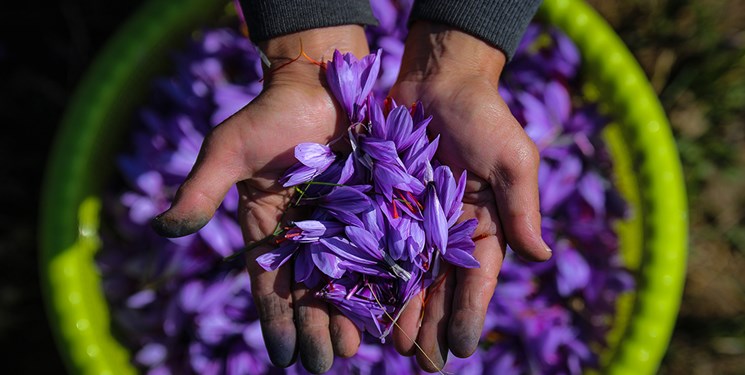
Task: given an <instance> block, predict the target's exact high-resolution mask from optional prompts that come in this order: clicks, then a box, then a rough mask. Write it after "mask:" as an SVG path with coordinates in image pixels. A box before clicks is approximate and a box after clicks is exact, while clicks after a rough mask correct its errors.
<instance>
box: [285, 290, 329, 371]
mask: <svg viewBox="0 0 745 375" xmlns="http://www.w3.org/2000/svg"><path fill="white" fill-rule="evenodd" d="M292 299H293V301H294V306H295V318H296V321H295V324H296V327H297V335H298V351H299V353H300V360H301V361H302V362H303V366H304V367H305V369H306V370H308V371H309V372H311V373H314V374H320V373H323V372H326V371H328V370H329V369H330V368H331V365H332V364H333V363H334V350H333V347H332V345H331V335H330V333H329V312H328V309H327V306H328V305H327V304H326V303H325V302H323V301H321V300H319V299H318V298H316V297H315V296H314V295H313V292H311V291H310V290H309V289H307V288H306V287H305V285H303V284H298V285H296V286H295V288H294V290H293V291H292Z"/></svg>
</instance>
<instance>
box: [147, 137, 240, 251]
mask: <svg viewBox="0 0 745 375" xmlns="http://www.w3.org/2000/svg"><path fill="white" fill-rule="evenodd" d="M231 130H233V129H231V128H230V127H226V126H224V125H221V126H218V127H217V128H215V129H214V130H213V131H212V132H211V133H210V134H209V135H208V136H207V137H206V138H205V140H204V142H203V143H202V148H201V150H200V151H199V156H198V157H197V161H196V163H195V164H194V167H193V168H192V170H191V172H190V173H189V176H188V177H187V178H186V180H185V181H184V183H183V184H181V186H180V187H179V189H178V192H177V193H176V197H175V199H174V202H173V203H172V205H171V207H170V208H169V209H168V210H167V211H165V212H163V213H161V214H160V215H158V216H156V217H155V218H154V219H153V220H152V221H151V226H152V227H153V229H154V230H155V231H156V232H157V233H158V234H160V235H161V236H164V237H182V236H186V235H188V234H192V233H194V232H196V231H198V230H199V229H201V228H202V227H203V226H205V225H206V224H207V223H208V222H209V221H210V219H211V218H212V216H213V215H214V214H215V211H216V210H217V208H218V207H219V206H220V203H222V200H223V199H224V198H225V194H227V192H228V190H229V189H230V187H231V186H233V185H234V184H235V183H236V182H238V181H240V180H244V179H246V178H248V173H247V168H246V167H245V163H243V160H244V158H243V157H241V151H240V150H241V146H240V144H239V143H238V141H239V140H240V137H237V136H235V135H232V134H231Z"/></svg>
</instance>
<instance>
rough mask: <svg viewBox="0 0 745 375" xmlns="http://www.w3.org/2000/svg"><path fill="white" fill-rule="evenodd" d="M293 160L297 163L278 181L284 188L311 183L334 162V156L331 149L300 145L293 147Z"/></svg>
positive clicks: (315, 145) (319, 145)
mask: <svg viewBox="0 0 745 375" xmlns="http://www.w3.org/2000/svg"><path fill="white" fill-rule="evenodd" d="M295 158H296V159H297V160H298V162H299V163H297V164H295V165H294V166H292V168H290V169H289V170H288V171H287V173H286V174H285V176H284V177H283V178H282V180H280V182H282V184H283V186H284V187H289V186H295V185H300V184H302V183H305V182H308V181H311V180H312V179H314V178H315V177H316V176H318V175H319V174H321V173H322V172H323V171H325V170H326V168H328V167H329V166H330V165H331V163H333V162H334V160H335V159H336V156H335V155H334V153H333V151H331V148H329V147H328V146H325V145H321V144H318V143H301V144H299V145H297V146H296V147H295Z"/></svg>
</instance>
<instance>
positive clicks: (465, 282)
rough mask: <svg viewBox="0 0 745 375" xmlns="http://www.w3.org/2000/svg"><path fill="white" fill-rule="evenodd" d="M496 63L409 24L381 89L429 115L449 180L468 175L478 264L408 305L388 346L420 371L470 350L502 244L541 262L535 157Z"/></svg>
mask: <svg viewBox="0 0 745 375" xmlns="http://www.w3.org/2000/svg"><path fill="white" fill-rule="evenodd" d="M504 64H505V56H504V54H503V53H502V52H501V51H499V50H497V49H496V48H494V47H492V46H490V45H488V44H486V43H485V42H483V41H481V40H479V39H477V38H475V37H472V36H470V35H468V34H465V33H463V32H460V31H458V30H456V29H452V28H449V27H446V26H442V25H437V24H431V23H426V22H417V23H415V24H414V25H413V26H412V28H411V31H410V33H409V37H408V39H407V41H406V49H405V52H404V60H403V63H402V67H401V73H400V74H399V77H398V81H397V83H396V84H395V86H394V87H393V89H392V91H391V95H392V96H393V98H394V99H396V101H397V102H398V103H402V104H408V103H413V102H415V101H417V100H419V101H421V102H422V103H423V104H424V109H425V111H426V112H427V113H428V114H431V115H432V116H433V120H432V122H431V124H430V125H429V130H430V131H431V134H432V135H436V134H440V145H439V149H438V153H437V156H436V157H437V158H438V159H439V160H440V161H441V162H442V163H444V164H446V165H448V166H449V167H450V168H451V169H452V170H453V173H454V174H455V175H456V176H457V175H459V174H460V173H461V172H462V171H464V170H465V171H468V183H467V185H466V192H465V195H464V198H463V201H464V206H463V210H464V215H463V216H462V217H461V220H464V219H468V218H472V217H475V218H477V219H478V221H479V225H478V227H477V229H476V233H475V234H474V238H475V239H476V241H475V243H476V250H475V252H474V257H476V259H477V260H478V261H479V262H480V263H481V267H480V268H475V269H465V268H456V267H452V269H450V270H449V271H448V272H447V274H446V275H447V276H445V280H444V281H443V282H442V283H441V284H439V285H437V283H436V284H433V287H430V288H429V291H428V293H429V295H428V296H427V297H425V298H426V304H425V305H424V306H423V303H422V301H423V299H421V298H414V299H413V300H412V301H411V302H410V303H409V305H408V306H407V308H406V310H405V311H404V312H403V314H402V315H401V317H400V319H399V321H398V324H399V326H401V328H402V329H401V330H398V329H396V330H394V336H393V341H394V345H395V347H396V349H397V350H398V351H399V352H400V353H401V354H405V355H413V354H416V356H417V360H418V362H419V364H420V365H421V366H422V368H424V369H425V370H428V371H437V370H439V369H442V367H443V366H444V364H445V361H446V359H447V353H448V349H449V350H450V351H452V352H453V354H454V355H456V356H458V357H467V356H470V355H471V354H473V352H474V351H475V350H476V347H477V344H478V341H479V338H480V337H481V330H482V329H483V325H484V317H485V315H486V310H487V307H488V304H489V300H490V299H491V297H492V295H493V293H494V288H495V287H496V284H497V274H498V273H499V269H500V268H501V265H502V260H503V258H504V252H505V248H506V247H505V245H506V244H509V245H510V247H511V248H512V249H513V250H514V251H515V252H517V253H518V254H519V255H520V256H521V257H523V258H526V259H529V260H536V261H542V260H546V259H548V258H549V257H550V256H551V250H549V248H548V246H547V245H546V244H545V242H544V241H543V240H542V239H541V216H540V213H539V204H538V163H539V155H538V151H537V149H536V146H535V144H534V143H533V142H532V141H531V140H530V138H528V136H527V135H526V134H525V132H524V131H523V129H522V127H521V126H520V124H519V123H518V122H517V121H516V120H515V118H514V117H513V116H512V114H511V113H510V110H509V108H507V105H506V104H505V103H504V101H503V100H502V98H501V97H500V95H499V93H498V91H497V85H498V82H499V76H500V74H501V71H502V68H503V67H504ZM422 311H423V313H422ZM420 318H421V327H419V322H420ZM401 331H403V332H401ZM407 336H408V337H407ZM409 337H410V338H412V339H414V338H415V339H416V341H417V343H418V344H419V345H420V346H421V348H422V350H423V352H422V351H419V350H418V349H416V347H415V346H414V343H413V342H412V341H411V339H409Z"/></svg>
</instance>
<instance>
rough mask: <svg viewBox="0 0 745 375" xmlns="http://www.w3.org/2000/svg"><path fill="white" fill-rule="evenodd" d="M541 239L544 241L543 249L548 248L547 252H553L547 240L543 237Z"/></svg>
mask: <svg viewBox="0 0 745 375" xmlns="http://www.w3.org/2000/svg"><path fill="white" fill-rule="evenodd" d="M541 241H542V242H543V250H546V252H547V253H553V251H552V250H551V248H550V247H548V244H547V243H546V241H544V240H543V239H541Z"/></svg>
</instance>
